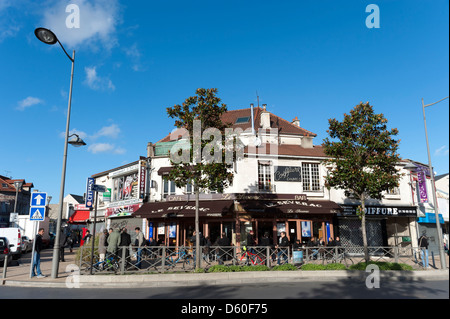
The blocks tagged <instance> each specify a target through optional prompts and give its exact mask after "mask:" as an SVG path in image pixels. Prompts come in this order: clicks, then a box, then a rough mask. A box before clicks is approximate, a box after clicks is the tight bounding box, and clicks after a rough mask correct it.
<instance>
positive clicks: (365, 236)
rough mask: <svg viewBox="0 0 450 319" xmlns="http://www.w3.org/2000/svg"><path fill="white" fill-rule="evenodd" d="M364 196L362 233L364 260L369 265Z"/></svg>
mask: <svg viewBox="0 0 450 319" xmlns="http://www.w3.org/2000/svg"><path fill="white" fill-rule="evenodd" d="M365 200H366V198H365V196H364V194H363V195H361V210H362V211H361V231H362V238H363V246H364V259H365V260H366V264H367V263H369V249H368V248H367V232H366V203H365Z"/></svg>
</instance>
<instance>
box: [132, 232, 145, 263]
mask: <svg viewBox="0 0 450 319" xmlns="http://www.w3.org/2000/svg"><path fill="white" fill-rule="evenodd" d="M134 231H135V232H136V239H135V241H134V246H136V248H137V251H136V258H137V262H136V267H137V268H138V269H141V255H142V249H143V248H144V247H145V246H146V245H145V244H146V240H145V236H144V234H143V233H142V232H141V229H140V228H139V227H136V228H135V229H134Z"/></svg>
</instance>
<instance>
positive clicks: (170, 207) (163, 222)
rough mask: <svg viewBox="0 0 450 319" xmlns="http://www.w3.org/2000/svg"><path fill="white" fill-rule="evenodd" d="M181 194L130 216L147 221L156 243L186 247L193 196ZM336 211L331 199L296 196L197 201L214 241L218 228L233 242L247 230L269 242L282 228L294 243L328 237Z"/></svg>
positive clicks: (244, 238) (235, 196)
mask: <svg viewBox="0 0 450 319" xmlns="http://www.w3.org/2000/svg"><path fill="white" fill-rule="evenodd" d="M182 197H183V196H176V197H174V198H176V199H177V201H171V199H172V197H168V198H167V201H164V202H154V203H145V204H144V205H143V206H142V207H141V208H140V209H139V210H137V211H136V212H135V213H134V214H133V216H134V217H139V218H145V219H147V220H148V225H149V234H150V237H152V238H154V239H155V240H159V242H160V243H166V244H170V245H189V244H190V238H191V236H192V234H193V231H194V229H195V225H194V221H195V201H193V200H192V196H190V198H189V197H187V196H186V197H185V198H182ZM180 199H184V200H180ZM338 210H340V207H339V205H337V204H336V203H334V202H331V201H326V200H309V199H308V198H307V197H306V195H299V194H282V195H281V194H278V195H277V194H214V195H211V194H210V195H208V199H206V196H203V198H202V199H201V200H200V201H199V224H200V225H199V226H200V231H201V232H202V233H203V234H204V236H205V237H209V239H210V241H211V243H212V244H214V242H215V241H216V240H217V238H219V237H220V234H221V233H222V232H225V233H226V235H227V236H228V237H229V239H230V241H231V243H232V244H233V245H243V244H246V241H247V235H248V234H249V233H250V231H251V230H252V231H253V232H254V237H255V239H257V240H258V241H259V239H260V238H261V237H262V236H263V235H264V234H265V233H268V234H269V237H270V238H271V239H272V242H273V244H276V243H277V241H278V239H279V237H280V234H281V232H282V231H285V232H286V234H287V237H288V238H289V240H290V241H291V242H292V243H293V242H295V240H296V239H300V240H301V241H302V242H308V241H309V240H310V239H311V238H312V237H313V236H314V237H317V238H323V239H324V240H327V239H328V238H329V237H333V236H334V227H333V219H334V216H335V215H336V213H337V211H338Z"/></svg>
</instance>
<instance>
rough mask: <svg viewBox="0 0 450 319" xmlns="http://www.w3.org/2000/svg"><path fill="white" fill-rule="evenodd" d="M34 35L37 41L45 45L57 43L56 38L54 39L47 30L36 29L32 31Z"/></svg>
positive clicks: (52, 34) (51, 33)
mask: <svg viewBox="0 0 450 319" xmlns="http://www.w3.org/2000/svg"><path fill="white" fill-rule="evenodd" d="M34 34H35V35H36V37H37V38H38V39H39V40H41V41H42V42H44V43H46V44H50V45H52V44H55V43H56V42H58V38H57V37H56V35H55V34H54V33H53V32H52V31H50V30H49V29H45V28H37V29H36V30H34Z"/></svg>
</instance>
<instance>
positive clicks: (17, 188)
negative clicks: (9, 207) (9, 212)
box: [14, 181, 23, 226]
mask: <svg viewBox="0 0 450 319" xmlns="http://www.w3.org/2000/svg"><path fill="white" fill-rule="evenodd" d="M22 185H23V182H22V181H15V182H14V187H15V188H16V199H15V201H14V213H15V214H17V198H18V197H19V189H20V188H22ZM14 226H16V220H15V221H14Z"/></svg>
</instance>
